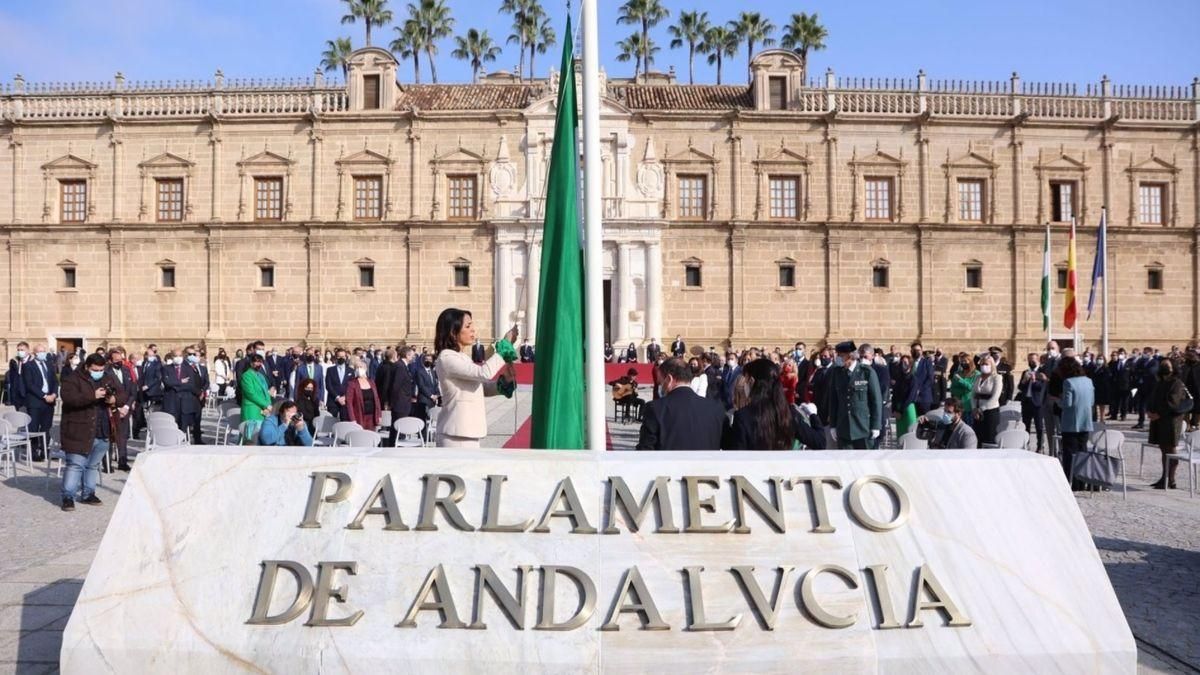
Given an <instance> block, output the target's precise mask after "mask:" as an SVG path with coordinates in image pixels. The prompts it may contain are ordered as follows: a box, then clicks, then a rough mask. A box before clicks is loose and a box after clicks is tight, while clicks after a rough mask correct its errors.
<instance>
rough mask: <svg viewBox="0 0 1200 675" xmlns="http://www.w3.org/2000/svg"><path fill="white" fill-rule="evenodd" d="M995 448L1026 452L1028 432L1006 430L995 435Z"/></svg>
mask: <svg viewBox="0 0 1200 675" xmlns="http://www.w3.org/2000/svg"><path fill="white" fill-rule="evenodd" d="M996 447H997V448H1005V449H1008V450H1028V449H1029V432H1028V431H1025V430H1024V429H1007V430H1005V431H1001V432H1000V433H999V434H997V435H996Z"/></svg>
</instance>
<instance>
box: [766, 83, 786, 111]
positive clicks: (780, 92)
mask: <svg viewBox="0 0 1200 675" xmlns="http://www.w3.org/2000/svg"><path fill="white" fill-rule="evenodd" d="M767 86H768V88H769V89H770V98H771V100H770V103H769V104H768V108H770V109H771V110H787V78H786V77H770V78H767Z"/></svg>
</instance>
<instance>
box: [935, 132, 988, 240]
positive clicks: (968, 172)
mask: <svg viewBox="0 0 1200 675" xmlns="http://www.w3.org/2000/svg"><path fill="white" fill-rule="evenodd" d="M967 148H968V149H967V153H966V154H965V155H963V156H961V157H959V158H958V159H954V160H951V159H950V151H949V150H947V151H946V162H945V164H943V165H942V169H943V170H944V172H945V176H946V209H945V214H944V220H945V222H947V223H994V222H996V198H995V192H996V191H995V190H994V189H993V186H995V184H996V169H997V168H998V165H997V164H996V163H995V162H994V161H992V159H991V158H990V157H987V156H984V154H983V153H982V152H980V151H979V150H976V149H975V148H974V147H973V146H972V145H970V144H968V146H967Z"/></svg>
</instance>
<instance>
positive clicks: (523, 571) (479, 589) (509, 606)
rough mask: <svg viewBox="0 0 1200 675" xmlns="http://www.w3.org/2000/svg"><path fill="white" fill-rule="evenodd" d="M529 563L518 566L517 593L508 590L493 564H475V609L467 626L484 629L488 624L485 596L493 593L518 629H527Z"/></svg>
mask: <svg viewBox="0 0 1200 675" xmlns="http://www.w3.org/2000/svg"><path fill="white" fill-rule="evenodd" d="M530 569H532V568H531V567H530V566H529V565H522V566H520V567H518V568H517V594H516V596H514V595H513V594H512V593H509V592H508V588H507V587H505V585H504V582H503V581H500V577H498V576H496V572H495V570H493V569H492V566H491V565H476V566H475V609H474V611H473V612H472V615H471V625H469V626H467V628H471V629H475V630H484V629H486V628H487V624H486V623H484V622H483V598H484V596H485V595H487V594H488V593H491V595H492V599H493V600H495V601H496V606H497V607H499V608H500V611H502V612H503V613H504V615H505V616H507V617H508V620H509V621H511V622H512V623H513V625H514V626H516V628H517V630H525V586H526V584H525V580H526V579H528V578H529V570H530Z"/></svg>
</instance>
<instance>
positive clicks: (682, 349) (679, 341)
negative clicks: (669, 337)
mask: <svg viewBox="0 0 1200 675" xmlns="http://www.w3.org/2000/svg"><path fill="white" fill-rule="evenodd" d="M686 353H687V345H686V344H684V343H683V336H682V335H676V336H675V341H674V342H672V343H671V355H672V356H683V355H684V354H686Z"/></svg>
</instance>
